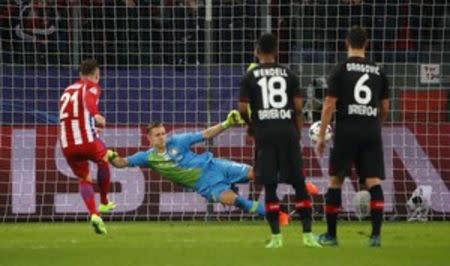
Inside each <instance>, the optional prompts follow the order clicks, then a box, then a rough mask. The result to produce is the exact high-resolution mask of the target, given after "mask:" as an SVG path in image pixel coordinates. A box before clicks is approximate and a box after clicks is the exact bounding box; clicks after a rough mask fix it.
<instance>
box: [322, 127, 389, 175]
mask: <svg viewBox="0 0 450 266" xmlns="http://www.w3.org/2000/svg"><path fill="white" fill-rule="evenodd" d="M362 131H363V130H361V129H360V130H359V132H356V131H353V132H350V131H347V132H338V131H336V137H335V139H334V147H333V148H332V149H331V152H330V167H329V174H330V176H337V177H340V178H343V177H345V176H348V174H349V172H350V169H351V167H352V165H353V166H354V167H355V169H356V173H357V174H358V176H359V179H360V182H365V180H366V178H367V177H378V178H380V179H384V178H385V174H384V157H383V142H382V139H381V132H373V133H369V134H367V133H364V132H362Z"/></svg>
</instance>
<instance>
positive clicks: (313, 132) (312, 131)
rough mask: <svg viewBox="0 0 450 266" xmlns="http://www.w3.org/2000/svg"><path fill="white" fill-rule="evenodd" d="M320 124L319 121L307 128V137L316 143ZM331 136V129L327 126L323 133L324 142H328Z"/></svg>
mask: <svg viewBox="0 0 450 266" xmlns="http://www.w3.org/2000/svg"><path fill="white" fill-rule="evenodd" d="M320 124H321V123H320V121H316V122H314V123H313V124H312V125H311V126H310V127H309V131H308V135H309V138H310V139H311V140H312V141H313V142H316V141H317V139H318V138H319V131H320ZM332 136H333V131H332V129H331V126H330V125H328V126H327V130H326V131H325V141H328V140H330V139H331V137H332Z"/></svg>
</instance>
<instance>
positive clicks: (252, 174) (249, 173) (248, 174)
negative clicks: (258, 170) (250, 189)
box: [247, 167, 255, 180]
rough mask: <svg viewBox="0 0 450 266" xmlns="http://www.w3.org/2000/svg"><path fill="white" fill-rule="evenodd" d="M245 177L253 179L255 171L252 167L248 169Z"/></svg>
mask: <svg viewBox="0 0 450 266" xmlns="http://www.w3.org/2000/svg"><path fill="white" fill-rule="evenodd" d="M247 178H248V180H255V171H254V170H253V168H252V167H250V168H249V169H248V173H247Z"/></svg>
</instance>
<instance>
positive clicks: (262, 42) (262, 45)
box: [256, 32, 277, 54]
mask: <svg viewBox="0 0 450 266" xmlns="http://www.w3.org/2000/svg"><path fill="white" fill-rule="evenodd" d="M256 48H257V49H258V50H259V52H260V53H263V54H273V53H275V52H276V51H277V37H275V35H273V34H272V33H269V32H267V33H264V34H263V35H261V37H259V39H258V42H257V43H256Z"/></svg>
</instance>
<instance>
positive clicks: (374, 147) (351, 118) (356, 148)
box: [315, 26, 389, 247]
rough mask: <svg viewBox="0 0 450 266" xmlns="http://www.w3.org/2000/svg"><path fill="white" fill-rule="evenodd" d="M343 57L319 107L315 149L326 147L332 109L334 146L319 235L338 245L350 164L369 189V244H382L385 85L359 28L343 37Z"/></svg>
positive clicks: (385, 81)
mask: <svg viewBox="0 0 450 266" xmlns="http://www.w3.org/2000/svg"><path fill="white" fill-rule="evenodd" d="M345 45H346V47H347V52H348V54H347V55H348V58H347V60H346V61H344V62H343V63H341V64H339V65H338V66H337V67H336V68H335V69H334V71H333V72H332V74H331V75H330V78H329V81H328V95H327V97H326V98H325V102H324V105H323V109H322V118H321V128H320V133H319V138H318V141H317V143H316V147H315V148H316V153H317V154H318V155H319V156H322V155H323V153H324V150H325V130H326V127H327V125H328V124H329V123H330V120H331V117H332V115H333V112H334V111H335V110H336V132H335V138H334V148H333V149H331V155H330V167H329V175H330V178H329V183H328V184H329V186H328V191H327V193H326V195H325V214H326V219H327V227H328V231H327V232H326V233H325V234H322V235H320V236H319V238H318V240H319V242H320V243H321V244H322V245H337V244H338V242H337V238H336V227H337V225H336V224H337V216H338V211H339V209H340V206H341V203H342V200H341V187H342V183H343V182H344V177H345V176H346V172H347V171H348V169H350V168H351V167H352V164H354V166H355V168H356V171H357V174H358V176H359V178H360V181H361V182H364V183H365V185H366V187H367V189H368V190H369V193H370V197H371V198H370V208H371V211H370V213H371V219H372V234H371V236H370V238H369V246H372V247H377V246H380V245H381V240H380V229H381V223H382V220H383V208H384V196H383V190H382V188H381V179H384V162H383V145H382V140H381V125H382V123H383V122H384V121H385V120H386V118H387V114H388V112H389V90H388V89H389V85H388V80H387V78H386V75H385V74H384V73H383V72H382V71H381V70H380V68H379V67H378V66H377V65H376V64H375V63H373V62H371V61H369V60H367V59H366V58H365V50H366V47H367V45H368V39H367V33H366V31H365V30H364V29H363V28H360V27H357V26H354V27H352V28H351V29H350V30H349V31H348V33H347V37H346V39H345Z"/></svg>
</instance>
